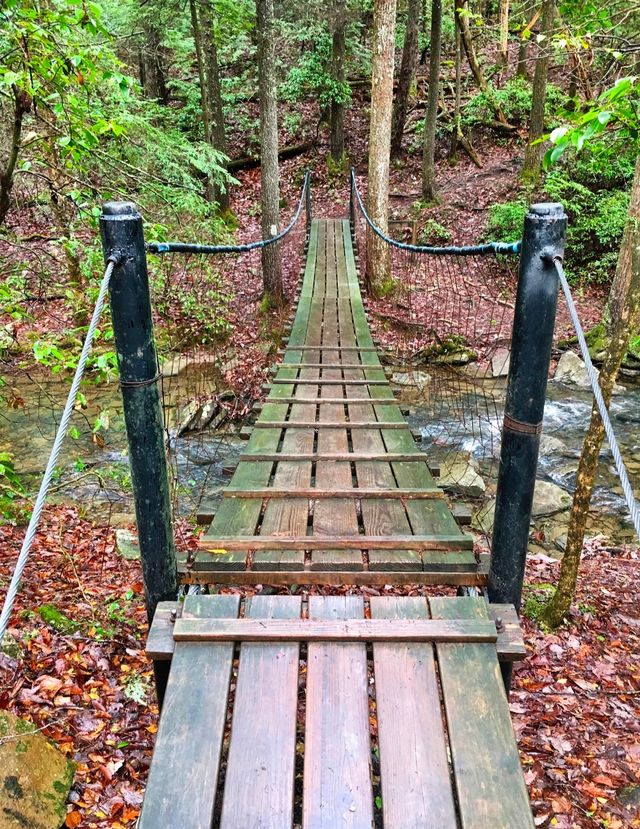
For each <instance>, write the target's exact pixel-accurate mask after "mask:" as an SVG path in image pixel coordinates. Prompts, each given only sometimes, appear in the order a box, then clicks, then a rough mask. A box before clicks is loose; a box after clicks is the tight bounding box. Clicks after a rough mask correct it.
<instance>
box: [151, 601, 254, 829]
mask: <svg viewBox="0 0 640 829" xmlns="http://www.w3.org/2000/svg"><path fill="white" fill-rule="evenodd" d="M238 607H239V599H238V597H237V596H187V598H186V599H185V604H184V615H185V616H189V615H192V616H194V617H198V616H209V617H215V618H234V617H235V616H237V613H238ZM232 663H233V644H232V643H230V642H228V643H225V642H220V643H218V642H216V643H204V644H193V643H189V642H185V643H181V644H179V645H177V646H176V649H175V654H174V656H173V662H172V666H171V672H170V674H169V681H168V684H167V690H166V694H165V698H164V705H163V709H162V717H161V719H160V725H159V727H158V734H157V737H156V745H155V749H154V751H153V762H152V764H151V769H150V771H149V779H148V780H147V787H146V793H145V799H144V803H143V806H142V812H141V814H140V818H139V820H138V827H139V829H158V827H161V826H162V827H167V829H168V827H180V829H203V827H209V826H210V825H211V821H212V819H213V806H214V802H215V797H216V787H217V780H218V768H219V764H220V752H221V748H222V737H223V734H224V723H225V717H226V714H227V695H228V692H229V682H230V679H231V666H232Z"/></svg>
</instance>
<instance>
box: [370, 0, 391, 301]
mask: <svg viewBox="0 0 640 829" xmlns="http://www.w3.org/2000/svg"><path fill="white" fill-rule="evenodd" d="M395 30H396V0H374V4H373V31H372V37H371V52H372V61H371V119H370V123H369V182H368V191H367V209H368V212H369V215H370V216H371V219H372V221H373V222H374V223H375V224H376V225H377V226H378V227H379V228H380V229H381V230H382V231H384V232H386V231H387V228H388V219H389V216H388V214H389V159H390V152H391V116H392V112H393V63H394V60H393V59H394V47H395ZM390 275H391V256H390V252H389V246H388V245H387V244H386V242H384V241H383V240H382V239H380V238H379V237H378V236H376V235H375V233H374V232H373V231H372V230H371V228H369V227H367V253H366V266H365V279H366V281H367V285H368V287H369V288H370V289H372V290H373V291H374V292H375V290H376V288H377V286H379V285H380V284H381V283H382V282H384V281H386V280H388V279H389V277H390Z"/></svg>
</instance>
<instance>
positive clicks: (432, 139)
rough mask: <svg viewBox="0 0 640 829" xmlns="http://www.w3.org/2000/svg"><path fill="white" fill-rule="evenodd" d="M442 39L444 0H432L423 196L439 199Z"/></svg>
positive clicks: (423, 157)
mask: <svg viewBox="0 0 640 829" xmlns="http://www.w3.org/2000/svg"><path fill="white" fill-rule="evenodd" d="M441 41H442V0H432V2H431V45H430V54H429V93H428V95H427V112H426V115H425V119H424V147H423V151H422V198H423V199H424V200H425V201H427V202H434V201H436V200H437V198H438V197H437V194H436V169H435V152H436V120H437V118H438V97H439V95H438V92H439V89H440V46H441Z"/></svg>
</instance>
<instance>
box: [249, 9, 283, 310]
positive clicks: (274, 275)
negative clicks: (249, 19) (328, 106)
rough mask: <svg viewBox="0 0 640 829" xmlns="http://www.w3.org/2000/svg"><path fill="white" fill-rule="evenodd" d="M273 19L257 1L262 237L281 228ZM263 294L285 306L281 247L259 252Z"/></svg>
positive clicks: (269, 11) (268, 247) (269, 10)
mask: <svg viewBox="0 0 640 829" xmlns="http://www.w3.org/2000/svg"><path fill="white" fill-rule="evenodd" d="M274 28H275V19H274V11H273V0H257V2H256V30H257V36H258V75H259V87H260V185H261V194H260V202H261V207H262V236H263V238H268V237H270V236H275V234H276V233H277V232H278V228H279V224H280V182H279V171H278V110H277V99H276V55H275V37H274ZM262 275H263V280H264V293H265V297H266V298H267V300H268V301H269V303H270V305H272V306H275V307H280V306H281V305H282V304H283V303H284V291H283V287H282V258H281V255H280V245H279V244H278V243H276V244H274V245H267V247H264V248H262Z"/></svg>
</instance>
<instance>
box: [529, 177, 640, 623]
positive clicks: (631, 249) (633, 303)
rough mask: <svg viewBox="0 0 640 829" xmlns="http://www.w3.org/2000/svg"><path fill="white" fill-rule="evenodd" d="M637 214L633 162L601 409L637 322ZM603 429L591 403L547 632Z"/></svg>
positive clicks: (565, 591)
mask: <svg viewBox="0 0 640 829" xmlns="http://www.w3.org/2000/svg"><path fill="white" fill-rule="evenodd" d="M639 209H640V162H636V172H635V177H634V183H633V188H632V209H631V210H630V212H629V218H628V220H627V225H626V227H625V232H624V236H623V240H622V246H621V248H620V255H619V258H618V269H617V272H616V279H615V280H614V283H613V286H612V293H613V287H614V286H615V288H616V297H615V308H616V315H615V316H613V315H612V316H611V317H610V323H609V326H608V335H609V342H608V345H607V349H606V352H605V358H604V362H603V365H602V368H601V369H600V378H599V379H600V388H601V389H602V396H603V398H604V401H605V404H606V406H607V409H608V408H609V403H610V402H611V395H612V393H613V387H614V384H615V380H616V377H617V375H618V369H619V368H620V364H621V363H622V360H623V359H624V356H625V354H626V351H627V348H628V345H629V339H630V336H631V334H632V332H634V331H636V330H637V328H638V324H639V323H640V226H639V225H638V221H637V215H638V210H639ZM604 437H605V434H604V427H603V425H602V419H601V417H600V413H599V411H598V409H597V407H596V404H595V403H594V405H593V409H592V411H591V421H590V423H589V428H588V430H587V435H586V438H585V441H584V445H583V447H582V454H581V456H580V462H579V465H578V474H577V478H576V491H575V495H574V497H573V505H572V508H571V515H570V518H569V529H568V534H567V547H566V550H565V554H564V556H563V559H562V564H561V566H560V575H559V578H558V585H557V587H556V590H555V593H554V595H553V596H552V598H551V601H550V602H549V604H548V605H547V607H546V608H545V611H544V617H543V618H544V621H545V622H546V623H547V624H548V625H549V626H550V627H557V626H558V625H560V624H562V621H563V619H564V617H565V616H566V614H567V612H568V610H569V608H570V606H571V602H572V601H573V597H574V594H575V590H576V583H577V579H578V569H579V567H580V558H581V555H582V546H583V543H584V535H585V531H586V525H587V518H588V515H589V504H590V502H591V495H592V492H593V486H594V481H595V477H596V472H597V469H598V458H599V454H600V449H601V447H602V442H603V440H604Z"/></svg>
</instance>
